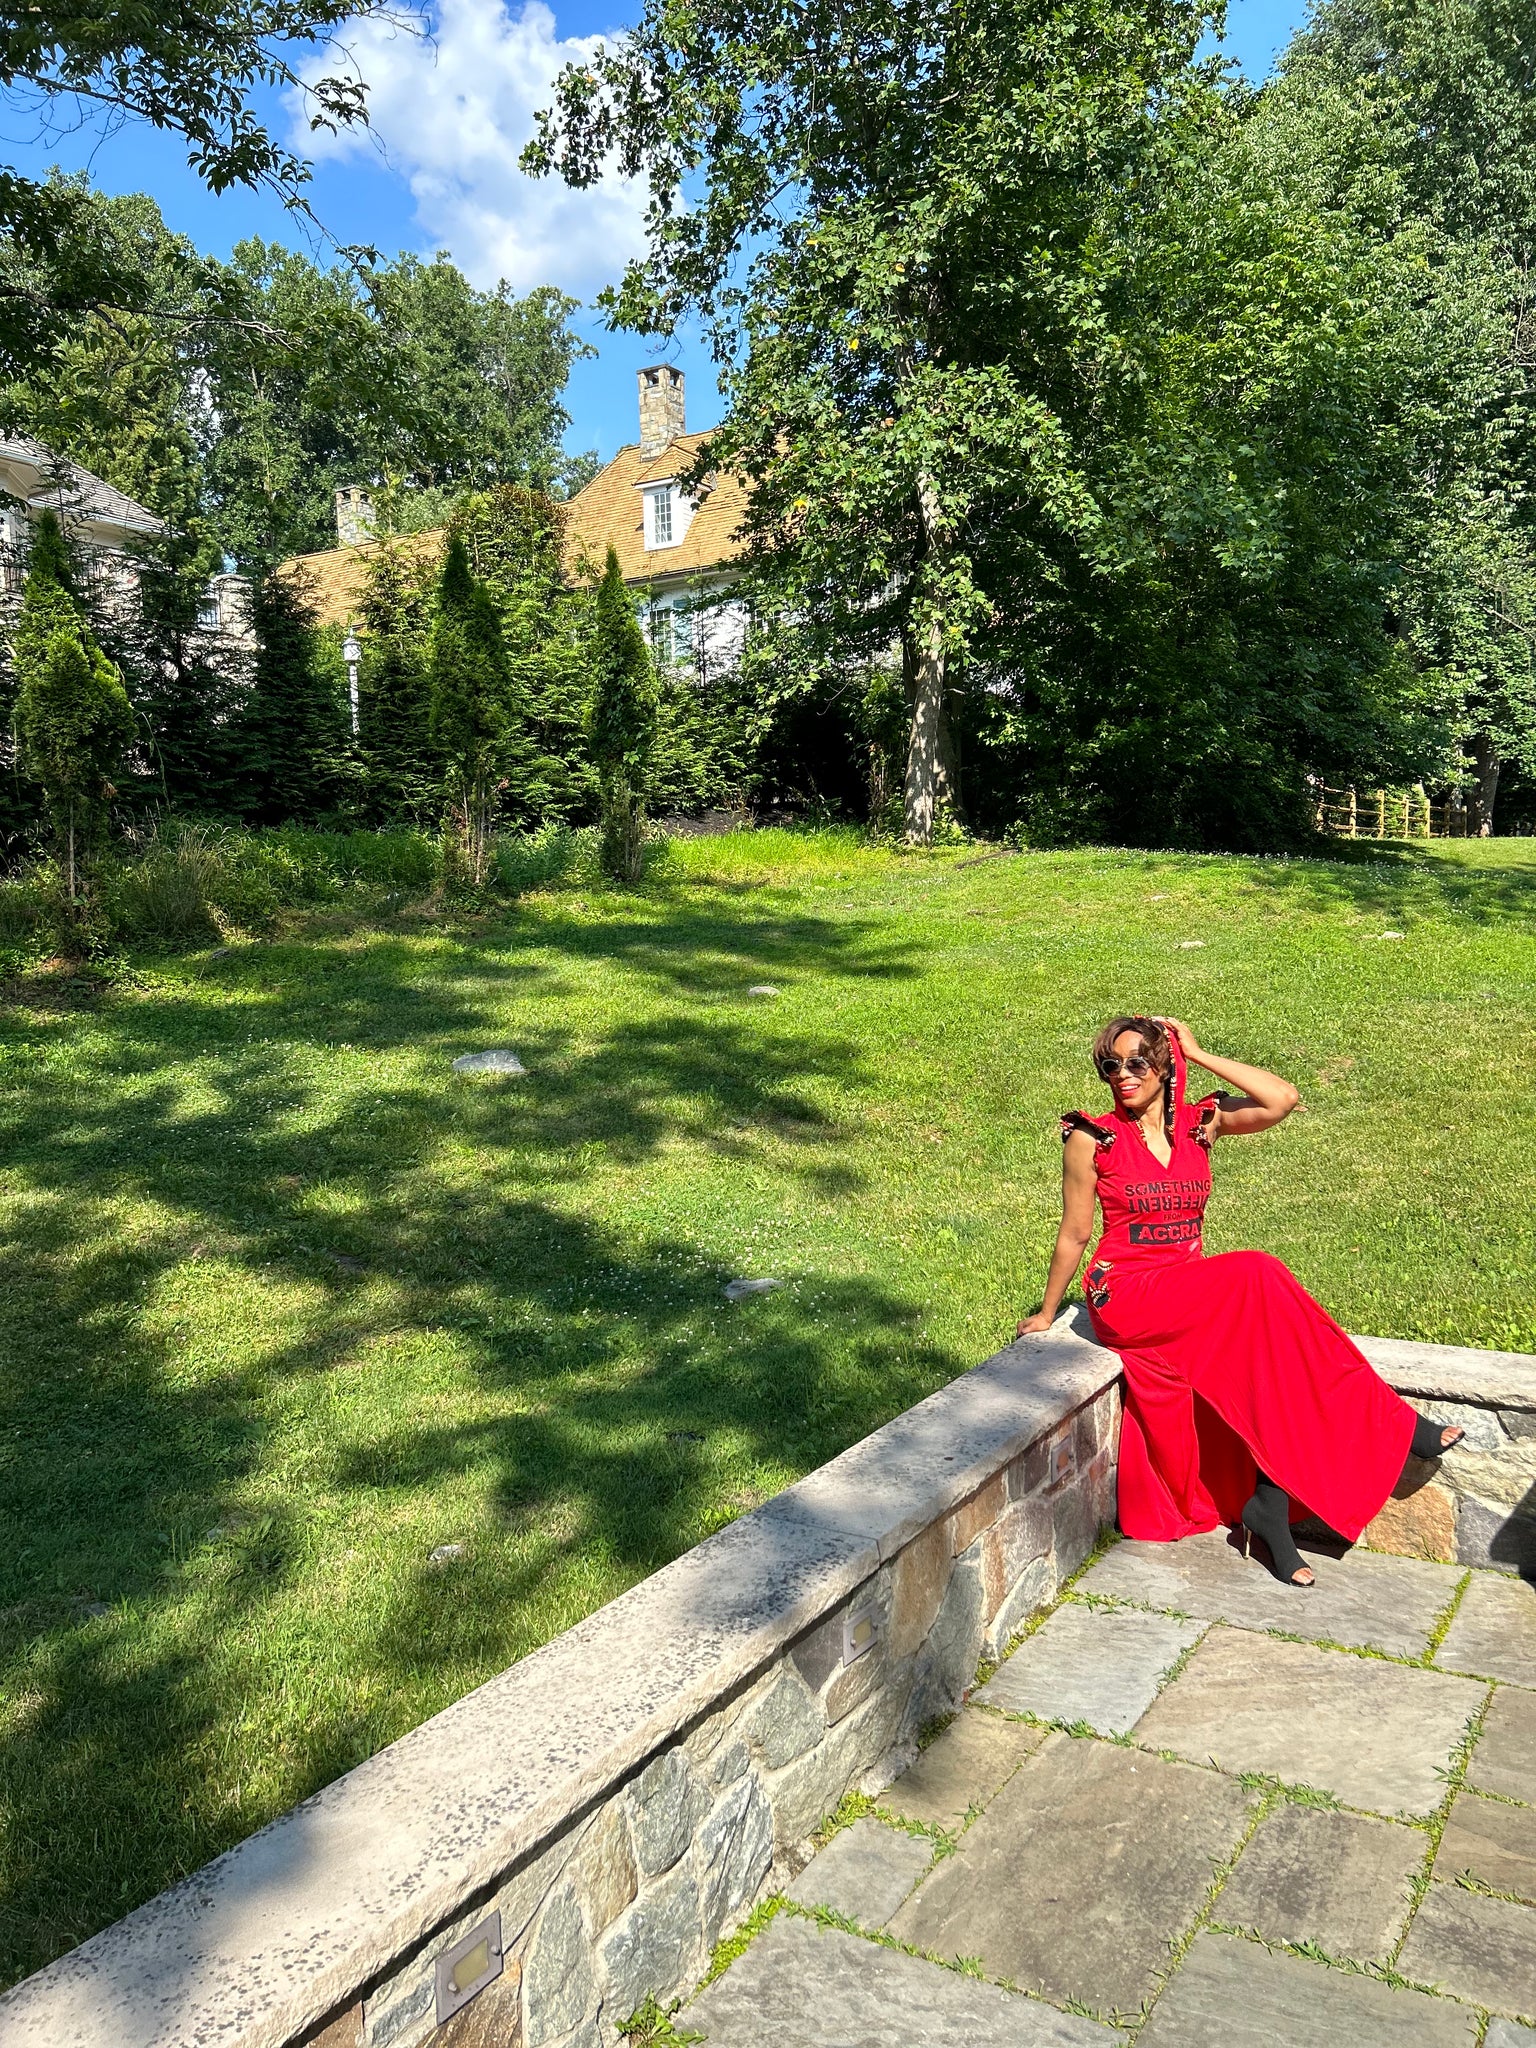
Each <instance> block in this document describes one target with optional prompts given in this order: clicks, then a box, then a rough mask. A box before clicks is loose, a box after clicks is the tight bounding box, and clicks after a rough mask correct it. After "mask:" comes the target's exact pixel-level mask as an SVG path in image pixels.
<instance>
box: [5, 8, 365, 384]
mask: <svg viewBox="0 0 1536 2048" xmlns="http://www.w3.org/2000/svg"><path fill="white" fill-rule="evenodd" d="M387 12H388V10H387V6H386V4H385V0H361V4H360V5H357V6H354V5H353V4H351V0H267V4H265V5H263V6H261V7H258V8H254V9H253V8H250V7H246V6H241V5H238V4H232V0H212V4H209V5H205V6H201V7H198V8H195V9H194V8H185V7H183V8H154V9H147V10H146V9H131V8H117V9H101V10H96V11H94V12H85V11H82V10H81V9H79V8H77V7H73V6H70V5H68V4H59V0H49V4H44V5H40V6H35V7H29V8H27V9H26V10H25V11H23V12H19V13H16V14H13V15H11V16H9V17H7V19H6V21H5V24H4V27H3V30H0V77H3V80H4V83H5V86H6V89H7V90H8V92H10V93H11V94H12V95H16V94H20V95H21V96H22V98H23V99H24V100H30V101H31V102H32V103H33V104H34V105H35V106H37V107H38V108H40V109H45V110H52V109H57V108H68V107H71V106H73V107H74V108H75V109H76V110H77V113H78V114H79V117H80V118H81V119H84V118H86V117H87V112H86V111H82V110H88V112H89V114H92V115H94V116H95V117H96V118H97V119H99V120H100V121H101V122H103V124H104V125H105V127H106V128H107V129H108V131H110V130H111V129H112V128H113V127H116V126H117V125H119V124H121V123H122V122H123V121H125V120H129V121H141V122H145V123H147V124H148V125H150V126H152V127H154V128H156V129H159V130H161V131H163V132H167V133H169V134H172V135H175V136H177V137H179V138H180V139H181V140H182V141H183V142H184V143H185V145H186V148H187V160H188V162H189V164H190V165H191V166H192V168H193V170H194V171H195V172H196V173H197V175H198V176H199V177H200V178H201V179H202V180H203V182H204V183H205V184H206V185H207V186H208V187H209V189H210V190H211V191H213V192H224V191H227V190H229V189H230V188H231V187H233V186H246V187H252V188H265V189H266V190H268V191H270V192H272V193H275V194H276V195H277V196H278V197H279V198H280V199H282V200H283V201H284V202H285V203H286V204H288V205H289V206H292V207H294V208H296V209H298V210H300V211H303V210H305V209H304V204H303V199H302V196H301V195H302V189H303V187H304V185H305V184H306V183H307V182H308V179H309V174H310V166H309V164H308V163H307V162H306V161H305V160H304V159H303V158H302V157H299V156H296V155H295V154H294V153H293V152H292V151H291V150H290V149H288V148H286V147H285V146H284V145H283V144H282V143H281V142H279V141H278V140H277V139H276V138H275V137H274V135H273V134H272V132H271V131H270V129H269V128H268V127H267V126H266V125H265V123H264V122H263V120H262V119H261V118H260V115H259V114H258V111H257V108H258V103H259V102H260V100H261V98H262V97H263V96H265V95H267V94H270V93H271V92H272V91H273V90H274V88H275V89H277V90H278V91H280V92H282V91H285V90H286V91H291V92H292V93H293V94H294V95H296V96H297V98H298V100H299V102H300V103H301V104H302V105H303V106H304V107H305V109H306V111H307V113H308V115H309V117H310V119H311V120H312V121H313V122H314V124H315V125H316V126H320V127H327V128H330V129H333V130H334V129H336V128H340V127H351V126H353V125H355V124H359V123H361V124H362V125H364V126H366V124H367V87H366V85H365V84H363V83H362V82H361V81H360V80H358V79H357V77H356V76H355V74H353V73H352V72H351V70H350V67H349V66H347V65H345V64H337V65H335V66H334V67H333V68H331V69H330V70H329V75H323V74H325V73H326V72H327V67H326V66H325V65H324V64H323V63H322V64H320V65H313V57H314V55H315V54H316V53H321V54H324V53H327V52H329V51H330V50H331V48H332V38H333V33H334V31H335V30H336V29H337V28H338V27H339V26H340V24H341V23H342V22H343V21H347V20H353V19H357V18H363V19H366V18H368V17H370V16H378V15H386V14H387ZM41 119H42V122H43V130H44V133H45V134H46V133H47V132H48V129H49V127H50V125H51V122H52V119H53V115H52V112H51V111H45V112H44V113H43V114H42V115H41ZM98 228H99V222H98V221H97V220H96V219H95V218H93V217H92V214H91V210H90V209H89V208H86V207H83V206H82V204H81V199H80V191H79V188H78V186H76V185H74V184H72V183H70V182H69V181H64V180H59V179H49V180H46V181H44V182H41V183H39V182H38V181H37V180H34V179H31V178H28V177H26V176H25V175H23V174H22V173H20V172H19V171H17V170H15V169H7V170H4V171H3V172H0V237H4V239H5V241H6V242H7V243H8V244H9V246H10V250H11V255H12V261H13V263H14V264H15V265H16V266H17V267H19V268H22V269H23V270H28V269H30V271H31V272H32V274H31V275H30V276H26V277H24V278H23V279H20V280H16V281H15V282H16V283H17V284H19V286H20V288H19V289H13V290H12V291H9V292H5V293H3V294H0V376H3V375H8V374H10V373H11V372H12V370H13V369H14V368H16V367H18V366H21V367H24V368H27V369H31V368H33V367H35V365H36V364H37V362H38V360H39V358H40V357H44V356H46V352H47V350H48V349H49V347H50V345H51V344H54V343H56V342H57V341H58V340H59V338H60V336H61V335H62V334H65V333H67V331H68V329H69V327H70V325H71V324H72V323H73V322H74V321H75V320H77V319H78V317H79V316H80V315H81V314H91V313H94V312H98V311H101V310H103V309H110V310H111V311H112V312H113V313H114V314H121V313H126V312H132V311H133V310H135V309H136V305H137V300H138V294H137V289H136V288H137V286H138V285H139V282H140V280H139V278H138V277H137V276H136V275H135V274H134V271H133V269H132V267H131V266H125V265H124V264H123V262H122V260H121V256H120V252H119V251H117V250H116V249H114V247H113V246H112V244H111V242H110V240H109V239H108V238H105V237H102V236H101V235H100V234H99V232H97V230H98Z"/></svg>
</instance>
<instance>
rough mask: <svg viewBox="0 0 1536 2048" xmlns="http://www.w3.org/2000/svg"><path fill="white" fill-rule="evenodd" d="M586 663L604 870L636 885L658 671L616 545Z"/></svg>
mask: <svg viewBox="0 0 1536 2048" xmlns="http://www.w3.org/2000/svg"><path fill="white" fill-rule="evenodd" d="M587 658H588V662H589V664H590V669H591V694H590V696H589V697H588V699H587V714H586V731H587V744H588V746H589V747H590V749H591V752H592V759H593V761H594V762H595V764H596V767H597V772H598V777H599V779H600V782H601V785H602V798H603V860H604V865H605V866H606V867H607V869H608V872H609V873H610V874H611V875H615V876H617V877H619V878H620V879H621V880H624V881H634V880H635V879H636V878H637V877H638V875H639V873H640V868H641V860H642V853H641V844H642V835H643V831H644V823H645V798H646V784H647V776H648V773H649V769H650V763H651V756H652V754H653V753H654V751H655V746H656V723H657V691H656V671H655V669H654V667H653V666H652V663H651V652H650V649H649V648H648V647H647V646H646V644H645V635H644V634H643V633H642V632H641V630H640V621H639V620H638V619H637V618H636V616H635V602H634V599H633V598H632V597H631V596H630V593H629V591H628V590H627V589H626V588H625V584H624V578H623V575H622V574H621V573H620V570H619V558H618V556H617V554H615V552H614V550H613V549H612V548H611V547H610V548H609V550H608V561H607V565H606V567H605V568H604V570H603V579H602V581H601V583H599V585H598V587H597V594H596V597H595V598H594V600H593V605H592V623H591V637H590V640H589V642H588V657H587Z"/></svg>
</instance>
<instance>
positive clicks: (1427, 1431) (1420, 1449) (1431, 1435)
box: [1408, 1410, 1467, 1463]
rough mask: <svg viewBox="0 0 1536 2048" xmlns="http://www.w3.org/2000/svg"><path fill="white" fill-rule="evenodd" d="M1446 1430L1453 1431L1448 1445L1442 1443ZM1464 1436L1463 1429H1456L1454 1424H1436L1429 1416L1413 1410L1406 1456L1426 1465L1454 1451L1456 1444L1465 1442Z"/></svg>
mask: <svg viewBox="0 0 1536 2048" xmlns="http://www.w3.org/2000/svg"><path fill="white" fill-rule="evenodd" d="M1447 1429H1453V1430H1455V1434H1454V1435H1453V1436H1452V1438H1451V1440H1450V1442H1449V1443H1446V1442H1445V1441H1444V1438H1445V1432H1446V1430H1447ZM1466 1434H1467V1432H1466V1431H1465V1430H1464V1429H1456V1428H1455V1424H1454V1423H1449V1422H1436V1421H1434V1420H1433V1419H1432V1418H1431V1417H1430V1416H1428V1415H1420V1414H1419V1413H1418V1411H1417V1410H1415V1411H1414V1418H1413V1442H1412V1443H1411V1444H1410V1445H1409V1446H1408V1455H1409V1456H1410V1457H1411V1458H1423V1459H1424V1460H1425V1462H1426V1463H1428V1462H1429V1461H1430V1460H1432V1459H1435V1458H1443V1457H1444V1456H1445V1454H1446V1452H1447V1451H1454V1450H1455V1448H1456V1446H1457V1445H1458V1444H1460V1443H1462V1442H1464V1441H1465V1439H1466Z"/></svg>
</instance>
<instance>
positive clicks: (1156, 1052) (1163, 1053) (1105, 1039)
mask: <svg viewBox="0 0 1536 2048" xmlns="http://www.w3.org/2000/svg"><path fill="white" fill-rule="evenodd" d="M1127 1031H1134V1032H1136V1033H1137V1035H1138V1036H1139V1037H1140V1039H1141V1044H1142V1050H1143V1051H1144V1052H1145V1054H1146V1056H1147V1058H1148V1059H1149V1060H1150V1061H1151V1062H1152V1065H1153V1067H1154V1069H1155V1070H1156V1071H1157V1072H1158V1073H1159V1074H1171V1073H1172V1072H1173V1048H1172V1046H1170V1045H1169V1043H1168V1034H1167V1032H1166V1031H1165V1030H1164V1029H1163V1027H1162V1025H1161V1024H1159V1023H1158V1021H1157V1019H1156V1018H1155V1017H1111V1018H1110V1020H1109V1022H1108V1023H1107V1024H1106V1025H1105V1026H1104V1029H1103V1030H1102V1031H1101V1032H1100V1033H1099V1035H1098V1037H1097V1038H1096V1039H1095V1040H1094V1041H1093V1064H1094V1065H1095V1066H1097V1065H1098V1064H1099V1061H1100V1060H1101V1059H1103V1058H1104V1057H1105V1055H1106V1054H1108V1053H1112V1052H1113V1051H1114V1049H1115V1040H1116V1039H1117V1038H1120V1037H1122V1036H1123V1035H1124V1033H1125V1032H1127Z"/></svg>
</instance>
